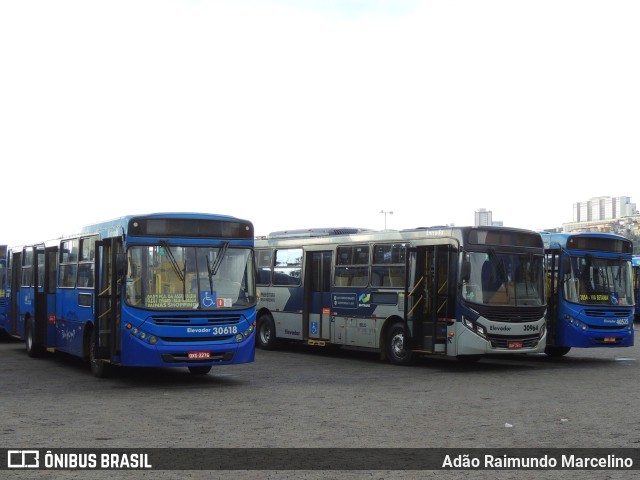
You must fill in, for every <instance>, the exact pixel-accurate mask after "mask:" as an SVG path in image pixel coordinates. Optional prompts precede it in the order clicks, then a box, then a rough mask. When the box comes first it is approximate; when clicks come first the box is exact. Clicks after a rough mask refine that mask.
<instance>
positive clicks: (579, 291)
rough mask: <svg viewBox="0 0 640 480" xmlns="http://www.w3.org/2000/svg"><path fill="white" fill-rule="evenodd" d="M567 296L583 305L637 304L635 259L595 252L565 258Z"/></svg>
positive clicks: (565, 291) (570, 300)
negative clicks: (634, 273)
mask: <svg viewBox="0 0 640 480" xmlns="http://www.w3.org/2000/svg"><path fill="white" fill-rule="evenodd" d="M563 272H564V278H563V283H564V296H565V298H566V299H567V301H569V302H573V303H580V304H583V305H633V303H634V299H633V280H632V275H631V262H630V261H629V260H624V259H618V258H597V257H593V256H591V255H585V256H575V255H571V256H567V257H565V258H564V264H563Z"/></svg>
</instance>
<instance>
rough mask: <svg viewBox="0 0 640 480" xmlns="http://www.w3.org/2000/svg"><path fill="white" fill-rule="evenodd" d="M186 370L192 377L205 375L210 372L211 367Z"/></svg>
mask: <svg viewBox="0 0 640 480" xmlns="http://www.w3.org/2000/svg"><path fill="white" fill-rule="evenodd" d="M188 368H189V371H190V372H191V373H192V374H193V375H206V374H207V373H209V372H210V371H211V367H205V366H202V365H201V366H198V367H188Z"/></svg>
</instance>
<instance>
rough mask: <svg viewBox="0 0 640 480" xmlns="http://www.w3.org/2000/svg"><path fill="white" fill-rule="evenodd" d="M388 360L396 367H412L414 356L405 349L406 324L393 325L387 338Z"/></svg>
mask: <svg viewBox="0 0 640 480" xmlns="http://www.w3.org/2000/svg"><path fill="white" fill-rule="evenodd" d="M386 349H387V358H388V359H389V362H391V363H393V364H394V365H411V364H412V363H413V361H414V354H413V353H411V352H410V351H408V350H406V349H405V333H404V324H403V323H402V322H397V323H394V324H393V325H391V328H390V329H389V332H388V333H387V337H386Z"/></svg>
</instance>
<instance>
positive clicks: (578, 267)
mask: <svg viewBox="0 0 640 480" xmlns="http://www.w3.org/2000/svg"><path fill="white" fill-rule="evenodd" d="M541 235H542V239H543V241H544V245H545V252H546V262H547V268H548V282H547V296H548V298H547V304H548V310H547V347H546V349H545V353H547V354H548V355H550V356H562V355H566V354H567V353H568V352H569V350H571V348H573V347H578V348H589V347H631V346H633V335H634V328H633V318H634V309H635V307H634V304H635V303H636V300H635V299H634V291H633V278H632V267H631V261H632V252H633V244H632V242H631V241H630V240H628V239H626V238H625V237H622V236H620V235H615V234H610V233H599V232H582V233H547V232H543V233H541Z"/></svg>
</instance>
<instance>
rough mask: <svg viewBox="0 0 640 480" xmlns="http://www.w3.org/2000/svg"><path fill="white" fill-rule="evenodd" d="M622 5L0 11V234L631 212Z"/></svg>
mask: <svg viewBox="0 0 640 480" xmlns="http://www.w3.org/2000/svg"><path fill="white" fill-rule="evenodd" d="M638 25H640V2H639V1H637V0H629V1H616V0H603V1H589V0H575V1H567V0H551V1H545V0H531V1H520V0H518V1H516V0H504V1H492V0H482V1H479V0H469V1H456V0H439V1H430V0H415V1H408V0H378V1H373V0H371V1H367V0H351V1H349V0H343V1H338V0H333V1H329V0H280V1H276V0H273V1H266V0H265V1H260V0H252V1H250V0H218V1H213V0H212V1H204V0H203V1H195V0H193V1H179V0H175V1H168V0H164V1H163V0H148V1H141V0H122V1H118V0H107V1H90V0H78V1H65V0H56V1H50V0H44V1H28V0H19V1H18V0H16V1H9V0H0V162H1V164H2V172H3V175H2V176H3V181H2V190H3V193H4V195H3V196H2V197H3V200H4V208H3V209H2V210H3V221H2V228H1V229H0V243H8V244H9V245H18V244H22V243H26V242H35V241H39V240H44V239H49V238H54V237H58V236H60V235H63V234H71V233H74V232H76V231H77V230H78V229H79V227H80V226H82V225H84V224H86V223H93V222H97V221H101V220H107V219H111V218H114V217H118V216H121V215H126V214H133V213H149V212H163V211H192V212H213V213H223V214H229V215H234V216H238V217H241V218H246V219H249V220H251V221H253V223H254V224H255V227H256V233H257V234H258V235H264V234H267V233H269V232H270V231H274V230H282V229H293V228H311V227H327V226H355V227H364V228H376V229H382V228H384V215H383V214H381V213H380V211H381V210H385V211H393V212H394V213H393V215H387V228H392V229H401V228H411V227H418V226H430V225H442V224H450V223H453V224H455V225H470V224H473V222H474V212H475V211H476V210H477V209H479V208H486V209H488V210H492V211H493V219H494V220H502V221H503V222H504V224H505V225H507V226H515V227H523V228H531V229H543V228H550V227H556V226H561V224H562V223H564V222H570V221H571V220H572V214H573V211H572V208H573V203H574V202H577V201H586V200H588V199H589V198H592V197H596V196H621V195H622V196H630V197H631V201H632V202H635V203H637V204H638V205H639V206H640V195H638V187H637V181H636V176H637V175H636V173H637V168H638V166H637V165H638V161H639V160H640V55H639V54H640V28H638Z"/></svg>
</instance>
